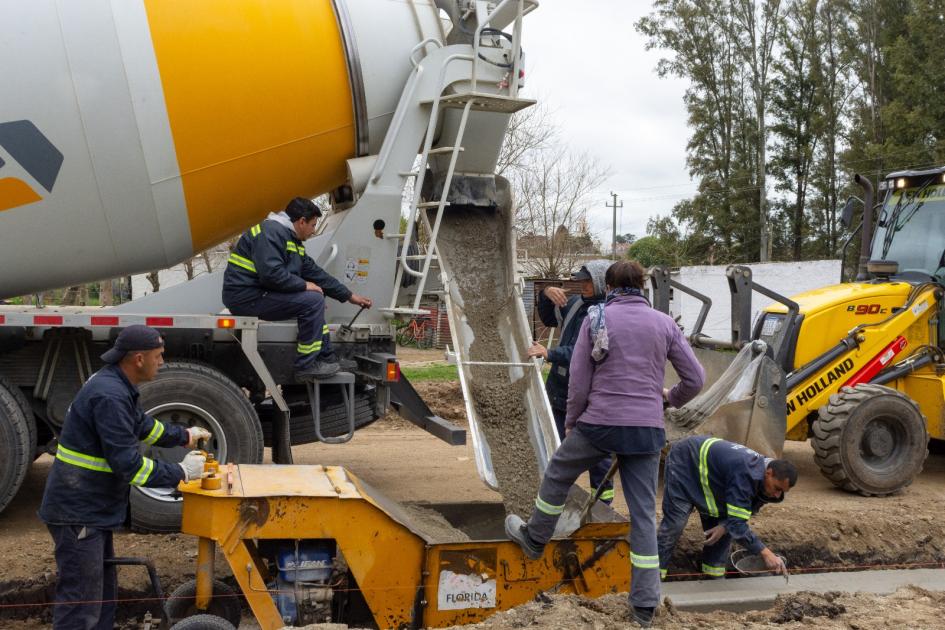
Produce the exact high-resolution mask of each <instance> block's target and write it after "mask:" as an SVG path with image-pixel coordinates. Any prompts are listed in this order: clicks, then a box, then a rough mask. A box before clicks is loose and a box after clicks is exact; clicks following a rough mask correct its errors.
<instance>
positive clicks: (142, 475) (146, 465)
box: [131, 457, 154, 486]
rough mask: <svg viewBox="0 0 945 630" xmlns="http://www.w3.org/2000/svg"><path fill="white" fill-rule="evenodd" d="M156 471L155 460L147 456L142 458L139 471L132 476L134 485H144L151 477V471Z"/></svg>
mask: <svg viewBox="0 0 945 630" xmlns="http://www.w3.org/2000/svg"><path fill="white" fill-rule="evenodd" d="M153 471H154V461H153V460H151V459H148V458H147V457H142V458H141V468H139V469H138V472H136V473H135V476H134V477H132V478H131V485H133V486H143V485H144V484H145V483H147V481H148V478H149V477H151V473H152V472H153Z"/></svg>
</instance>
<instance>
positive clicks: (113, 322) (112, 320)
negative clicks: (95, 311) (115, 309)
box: [92, 316, 118, 326]
mask: <svg viewBox="0 0 945 630" xmlns="http://www.w3.org/2000/svg"><path fill="white" fill-rule="evenodd" d="M92 325H93V326H117V325H118V318H117V317H103V316H97V317H93V318H92Z"/></svg>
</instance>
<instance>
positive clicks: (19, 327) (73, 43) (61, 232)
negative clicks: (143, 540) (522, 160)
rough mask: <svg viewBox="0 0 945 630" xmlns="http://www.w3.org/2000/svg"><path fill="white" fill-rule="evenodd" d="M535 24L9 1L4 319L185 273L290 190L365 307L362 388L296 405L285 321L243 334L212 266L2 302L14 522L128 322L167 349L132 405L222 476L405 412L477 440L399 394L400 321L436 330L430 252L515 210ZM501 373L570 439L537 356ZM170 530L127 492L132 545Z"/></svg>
mask: <svg viewBox="0 0 945 630" xmlns="http://www.w3.org/2000/svg"><path fill="white" fill-rule="evenodd" d="M536 6H537V2H534V1H533V0H502V1H491V2H486V1H480V0H411V1H410V2H402V1H400V0H283V1H281V2H267V1H265V0H199V1H193V0H187V1H184V0H128V1H123V2H110V1H108V0H74V1H70V2H54V1H53V0H14V1H12V2H5V3H3V4H2V6H0V25H2V26H0V29H2V37H0V58H3V59H4V60H5V62H4V63H3V64H2V65H0V93H2V98H0V300H2V299H5V298H11V297H14V296H24V295H27V296H28V295H31V294H35V293H37V292H39V291H43V290H46V289H50V288H55V287H63V286H68V285H74V284H78V283H83V282H91V281H97V280H102V279H107V278H113V277H116V276H124V275H129V274H134V273H142V272H148V271H151V270H155V269H162V268H166V267H170V266H172V265H175V264H178V263H180V262H181V261H184V260H186V259H188V258H190V257H192V256H194V255H195V254H196V253H198V252H201V251H202V250H205V249H206V248H208V247H211V246H214V245H217V244H219V243H221V242H223V241H225V240H226V239H229V238H232V237H233V236H235V235H237V234H239V233H240V232H241V231H243V230H245V229H248V228H249V227H251V226H252V225H254V224H256V223H258V222H260V221H261V220H263V219H264V218H265V217H266V215H267V213H268V212H269V211H272V210H278V209H280V208H281V207H283V206H284V204H285V203H286V201H287V200H288V199H290V198H292V197H295V196H307V197H315V196H317V195H319V194H324V193H328V194H329V195H330V199H331V211H330V213H329V214H328V215H327V216H326V218H325V219H324V220H323V222H322V225H321V226H320V228H319V232H318V233H317V234H316V236H314V237H313V238H312V239H311V240H309V241H308V242H307V243H306V252H307V254H308V255H310V256H311V257H312V258H314V259H315V261H316V262H317V263H318V264H319V265H320V266H321V267H323V268H324V269H326V270H327V271H328V272H329V273H331V274H332V275H334V276H335V277H337V278H340V279H343V281H344V282H345V283H346V284H348V285H349V286H351V287H352V289H354V290H356V292H358V293H360V294H364V295H367V296H370V297H371V298H372V299H373V301H374V303H375V308H373V309H371V310H369V311H365V312H364V313H362V314H361V315H360V316H359V317H358V319H357V320H356V323H355V324H354V325H352V326H348V325H347V324H348V322H350V321H351V319H352V317H354V315H355V313H356V307H354V306H353V305H350V304H339V303H336V302H331V303H330V304H329V309H328V321H329V327H330V330H331V334H332V337H333V341H334V342H335V344H336V347H337V348H338V351H339V353H340V354H342V356H344V357H347V358H353V359H355V360H356V361H357V364H358V369H357V370H355V371H354V376H355V378H354V379H353V380H352V382H348V381H346V382H342V383H337V384H335V385H333V386H319V387H314V386H313V387H312V389H311V390H306V388H305V387H304V386H301V385H296V384H295V383H294V382H293V381H292V375H291V363H292V356H293V353H294V350H295V345H296V327H295V324H294V322H263V321H259V320H257V319H255V318H248V317H233V316H231V315H229V314H228V313H227V312H226V311H225V309H224V308H223V305H222V302H221V297H220V295H221V284H222V273H220V272H217V273H212V274H207V275H203V276H200V277H198V278H196V279H194V280H192V281H190V282H187V283H184V284H181V285H178V286H174V287H171V288H168V289H165V290H161V291H159V292H156V293H153V294H151V295H149V296H146V297H144V298H141V299H138V300H134V301H131V302H128V303H125V304H122V305H121V306H117V307H109V308H66V307H42V305H41V304H35V303H34V304H29V303H27V304H25V305H22V304H19V305H13V304H8V303H4V305H2V306H0V510H2V509H3V508H4V507H6V505H7V504H8V503H9V502H10V500H11V499H12V498H13V496H14V495H15V494H16V493H17V491H18V489H19V487H20V486H21V484H22V482H23V479H24V476H25V474H26V472H27V469H28V467H29V466H30V464H31V463H32V462H33V460H34V459H35V458H36V457H38V456H40V455H41V454H43V453H50V454H53V453H55V449H56V436H57V434H58V431H59V429H60V428H61V426H62V423H63V421H64V419H65V415H66V411H67V409H68V407H69V404H70V402H71V399H72V397H73V396H74V394H75V393H76V392H77V391H78V389H79V387H80V386H81V385H82V383H83V382H84V381H85V380H86V379H87V378H88V377H89V376H90V375H91V374H93V373H94V372H95V371H96V370H97V369H98V368H99V367H100V360H99V359H98V357H99V355H100V354H101V353H102V352H103V351H104V350H105V349H106V348H107V347H108V346H109V344H110V342H111V341H112V340H114V338H115V336H116V335H117V333H118V332H119V331H120V330H121V328H122V327H124V326H127V325H130V324H135V323H142V324H147V325H150V326H153V327H156V328H158V329H159V330H160V331H161V332H162V334H163V335H164V337H165V342H166V360H167V365H166V368H165V369H164V370H163V371H162V372H161V373H160V375H159V377H158V378H157V379H156V380H155V381H153V382H151V383H147V384H145V385H143V386H142V387H141V404H142V406H143V407H144V408H145V410H146V411H147V412H149V413H150V414H152V415H154V416H156V417H159V418H160V419H161V420H163V421H164V422H173V423H180V424H185V425H201V426H205V427H207V428H209V429H210V430H211V431H212V432H213V435H214V438H213V442H212V444H210V445H208V448H209V449H210V450H212V451H214V453H215V454H216V456H217V458H218V459H220V460H221V461H223V462H227V461H234V462H249V463H259V462H261V461H262V460H263V449H264V447H265V446H267V445H271V447H272V457H273V460H274V461H276V462H277V463H291V462H292V450H291V448H292V446H293V445H295V444H301V443H306V442H311V441H315V440H323V441H344V440H345V439H347V438H350V436H351V434H352V433H353V432H354V431H355V430H356V429H357V428H360V427H362V426H364V425H366V424H368V423H370V422H372V421H373V420H375V419H376V418H378V417H379V416H380V415H382V414H384V413H386V411H387V410H388V408H389V407H390V406H391V405H394V406H396V407H397V408H398V409H399V410H400V411H401V413H402V414H403V415H405V416H406V417H408V418H410V419H412V420H414V421H415V422H417V423H419V424H421V425H422V426H424V427H426V428H427V429H428V430H430V431H431V432H432V433H434V434H435V435H437V436H439V437H441V438H443V439H444V440H447V441H449V442H451V443H463V442H464V440H465V432H464V430H463V429H460V428H458V427H456V426H454V425H451V424H450V423H448V422H445V421H443V420H442V419H440V418H438V417H436V416H435V415H434V414H432V413H431V412H430V410H429V409H428V408H427V407H426V405H425V404H423V402H422V400H420V397H419V396H417V394H416V392H415V391H414V390H413V389H412V388H411V387H410V385H409V383H406V382H405V380H403V379H398V375H399V368H398V365H397V362H396V357H395V356H394V342H393V328H392V319H393V318H395V317H398V316H403V315H411V314H416V313H421V312H423V309H422V308H421V299H422V297H423V296H424V294H425V293H427V292H429V290H430V287H431V286H432V285H431V283H429V282H428V279H429V278H430V277H431V276H433V277H434V278H435V279H436V280H441V281H443V282H444V284H443V285H442V286H443V288H442V289H441V290H443V291H445V292H447V293H448V294H449V293H450V291H451V289H450V277H449V274H448V261H446V260H444V259H443V258H442V257H441V256H440V253H439V248H438V247H437V233H438V230H439V227H440V224H441V222H442V219H443V217H444V216H446V215H447V214H449V213H457V212H466V211H480V210H485V211H488V212H494V211H496V210H497V209H499V210H501V208H500V206H501V205H502V204H505V205H506V206H507V205H508V203H509V202H508V199H509V195H508V186H507V184H506V183H505V182H503V181H502V180H501V178H497V177H496V176H494V175H492V174H493V173H494V172H495V164H496V160H497V156H498V152H499V150H500V147H501V144H502V141H503V137H504V134H505V131H506V128H507V124H508V120H509V117H510V116H511V115H512V114H513V113H514V112H515V111H518V110H520V109H522V108H524V107H527V106H528V105H530V104H532V101H529V100H527V99H523V98H521V97H520V96H519V89H520V87H521V85H522V76H523V71H522V60H523V55H522V46H521V44H522V19H523V16H524V15H526V14H527V13H529V12H530V11H531V10H532V9H534V8H535V7H536ZM405 191H406V196H405ZM404 199H406V203H405V202H404V201H403V200H404ZM404 212H406V216H407V221H406V223H407V228H406V229H405V230H404V229H401V217H402V213H404ZM418 233H422V234H424V239H423V242H421V243H418V241H417V234H418ZM506 236H507V235H506ZM503 238H506V237H505V236H504V237H503ZM507 238H508V239H510V238H511V237H510V236H507ZM506 249H507V250H508V251H512V250H511V249H510V248H506ZM437 275H439V277H438V278H437V277H436V276H437ZM457 297H458V296H457V295H455V294H454V299H453V300H452V307H451V311H450V312H451V318H452V319H451V321H452V323H453V326H452V327H453V329H454V331H455V332H454V343H455V344H457V346H458V347H457V353H458V356H459V357H460V358H461V359H462V357H464V356H467V355H466V354H465V352H466V351H467V350H468V346H469V344H470V343H471V339H472V334H471V332H470V331H469V330H468V327H466V328H464V321H463V313H462V303H461V300H460V299H456V298H457ZM378 306H379V307H380V308H378ZM520 310H521V309H520V308H519V309H518V310H516V311H514V312H513V313H512V315H511V317H512V321H511V326H512V328H513V329H515V330H519V332H518V333H516V334H517V335H519V336H521V335H524V334H526V333H525V332H521V331H527V329H528V327H527V324H526V323H525V319H524V313H519V311H520ZM526 341H527V340H525V339H524V338H521V339H518V338H516V339H509V340H508V343H509V345H510V346H511V345H522V344H525V343H526ZM523 347H524V346H523ZM506 363H507V364H508V367H507V369H517V370H520V371H522V370H524V371H525V372H528V379H529V380H528V382H529V388H530V392H531V393H530V395H531V396H533V397H534V400H535V401H536V403H535V405H534V407H535V409H534V410H533V411H531V412H530V413H531V418H530V422H531V424H532V427H533V428H532V429H530V431H531V433H532V438H533V441H535V442H537V443H541V448H542V449H543V450H542V451H541V452H543V453H546V454H547V453H548V452H550V451H551V450H553V448H554V446H555V442H554V440H555V439H556V438H555V437H553V434H554V431H553V430H550V429H549V428H550V427H551V424H550V410H548V409H546V407H547V402H544V406H543V405H542V402H541V400H542V399H543V394H541V389H540V388H541V382H540V375H539V371H538V370H537V369H531V367H530V366H531V365H532V364H531V363H529V360H528V359H519V358H513V359H512V360H510V361H508V362H506ZM506 363H501V362H500V363H497V365H506ZM472 413H473V416H475V410H473V412H472ZM473 420H475V417H474V418H473ZM472 430H473V434H474V435H473V439H474V441H475V442H476V444H477V449H478V450H477V452H479V453H481V454H482V455H481V456H480V457H479V460H481V461H478V462H477V463H480V464H481V465H480V473H481V474H482V475H483V478H484V479H486V480H487V481H489V480H490V479H492V480H493V483H494V479H493V478H491V477H490V473H491V470H490V467H489V461H488V459H489V456H488V450H487V446H486V443H485V439H484V436H482V435H479V434H478V431H477V429H476V427H475V426H473V427H472ZM549 434H550V435H551V436H552V437H549V436H548V435H549ZM145 455H146V456H147V457H152V458H157V459H164V460H168V461H173V460H179V459H180V458H181V457H182V455H183V453H182V452H177V450H175V449H158V448H149V449H147V451H146V453H145ZM179 518H180V501H179V496H177V495H176V493H175V491H171V490H168V491H164V492H159V491H155V490H142V489H138V488H135V489H134V491H133V493H132V514H131V523H132V525H133V526H134V527H136V528H137V529H140V530H147V531H168V530H175V529H176V528H177V527H178V524H179Z"/></svg>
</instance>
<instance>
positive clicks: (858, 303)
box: [651, 167, 945, 496]
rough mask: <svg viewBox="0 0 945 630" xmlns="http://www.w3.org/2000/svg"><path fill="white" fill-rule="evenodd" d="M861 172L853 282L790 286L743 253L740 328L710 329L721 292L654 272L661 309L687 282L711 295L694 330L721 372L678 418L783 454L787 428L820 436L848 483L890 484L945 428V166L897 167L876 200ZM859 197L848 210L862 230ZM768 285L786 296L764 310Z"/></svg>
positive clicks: (730, 273) (816, 441)
mask: <svg viewBox="0 0 945 630" xmlns="http://www.w3.org/2000/svg"><path fill="white" fill-rule="evenodd" d="M855 179H856V182H857V184H859V185H860V186H861V187H862V189H863V192H864V199H863V206H864V212H863V219H862V222H861V223H860V224H859V225H858V226H857V227H856V228H855V229H854V230H853V232H852V234H851V236H850V238H849V239H848V240H847V242H846V243H845V244H844V247H843V253H844V261H843V262H846V260H845V258H846V253H847V250H848V247H849V245H850V243H851V242H852V241H853V239H854V238H855V237H856V235H857V234H859V235H860V238H861V246H860V255H859V263H858V265H857V270H856V275H855V279H854V280H853V281H849V282H843V281H841V283H840V284H833V285H830V286H825V287H822V288H819V289H815V290H813V291H808V292H805V293H801V294H799V295H795V296H793V297H791V298H788V297H785V296H782V295H779V294H777V293H775V292H774V291H771V290H770V289H767V288H765V287H762V286H760V285H758V284H757V283H755V282H753V280H752V275H751V270H750V269H749V268H747V267H743V266H731V267H729V268H728V269H727V271H726V275H727V277H728V281H729V288H730V290H731V293H732V339H731V341H719V340H713V339H710V338H708V337H706V336H705V335H702V334H701V328H702V323H703V322H704V321H705V317H706V315H707V313H708V309H709V307H710V306H711V301H710V300H709V298H707V297H705V296H703V295H701V294H699V293H698V292H696V291H694V290H692V289H690V288H688V287H685V286H683V285H681V284H680V283H678V282H676V281H675V280H672V279H671V278H670V276H669V272H668V270H666V269H659V268H658V269H654V270H653V271H652V272H651V282H652V291H653V298H654V306H655V307H656V308H659V309H661V310H664V311H667V310H668V305H669V292H670V290H671V289H673V288H675V289H677V290H679V291H681V292H683V293H686V294H689V295H691V296H693V297H695V298H697V299H699V300H701V301H702V303H703V306H702V311H701V313H700V316H699V318H698V320H697V322H696V324H695V326H694V331H693V332H692V333H691V334H690V341H691V343H692V344H693V346H694V347H695V348H696V349H697V353H698V354H699V356H700V359H702V360H703V364H704V365H705V367H706V371H707V373H708V379H709V380H708V382H710V383H711V382H715V383H716V385H717V386H713V387H710V388H708V389H707V391H706V392H705V393H704V394H702V395H700V396H699V397H698V398H697V399H696V400H694V401H693V402H692V403H690V405H688V406H687V407H686V408H684V409H682V410H679V411H677V412H674V414H673V418H672V419H673V420H674V421H675V422H674V424H675V425H678V426H681V427H682V428H683V430H684V432H688V433H712V434H716V435H720V436H724V437H727V438H730V439H734V440H738V441H742V442H744V443H747V444H749V445H750V446H752V447H753V448H755V449H756V450H759V451H763V452H765V453H767V454H771V455H776V454H779V453H780V451H781V449H782V447H783V442H784V439H788V440H800V441H803V440H807V439H808V438H810V440H811V443H812V445H813V448H814V453H815V460H816V462H817V465H818V466H819V467H820V470H821V472H822V473H823V474H824V475H825V476H826V477H827V478H829V479H830V480H831V481H832V482H833V483H834V484H835V485H837V486H839V487H841V488H843V489H844V490H848V491H852V492H859V493H861V494H863V495H867V496H870V495H887V494H891V493H893V492H896V491H898V490H900V489H902V488H903V487H905V486H907V485H909V483H911V482H912V480H913V479H914V478H915V477H916V475H918V474H919V472H920V471H921V470H922V465H923V463H924V461H925V458H926V456H927V454H928V442H929V439H930V438H932V439H938V440H941V439H945V358H943V353H942V343H943V337H942V333H943V330H942V319H941V317H940V313H941V309H942V294H943V288H945V287H943V284H942V282H943V280H942V279H943V277H945V167H942V168H937V169H933V170H924V171H901V172H895V173H892V174H890V175H888V176H887V177H886V178H884V179H883V180H882V181H881V182H880V184H879V193H880V195H882V199H881V201H880V202H879V203H878V204H876V205H875V206H874V202H873V199H874V193H873V187H872V185H871V183H870V182H869V181H868V180H867V179H865V178H863V177H861V176H859V175H857V176H856V178H855ZM856 201H857V199H856V198H853V197H851V198H850V200H848V202H847V205H846V206H845V208H844V210H843V213H842V217H841V220H842V222H843V223H844V225H845V226H846V227H847V228H848V229H849V228H850V227H852V224H853V221H852V218H853V209H854V204H855V202H856ZM874 214H876V215H877V219H876V223H875V228H874ZM841 280H842V278H841ZM754 292H758V293H761V294H762V295H764V296H766V297H768V298H770V299H772V300H774V302H773V303H772V304H771V305H769V306H767V307H766V308H764V309H763V310H762V311H761V312H760V313H759V315H758V317H757V318H756V319H755V321H754V323H752V308H751V302H752V299H751V298H752V293H754ZM735 350H738V351H739V353H738V354H736V353H735V352H734V351H735ZM746 379H747V380H749V381H750V383H749V385H748V386H747V387H746V386H744V383H745V381H746Z"/></svg>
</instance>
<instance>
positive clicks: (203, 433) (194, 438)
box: [187, 427, 213, 448]
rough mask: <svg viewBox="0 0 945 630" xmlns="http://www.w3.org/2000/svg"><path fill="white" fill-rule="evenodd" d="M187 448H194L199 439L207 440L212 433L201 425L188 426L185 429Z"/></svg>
mask: <svg viewBox="0 0 945 630" xmlns="http://www.w3.org/2000/svg"><path fill="white" fill-rule="evenodd" d="M187 435H188V438H187V448H196V447H197V442H199V441H200V440H209V439H210V438H212V437H213V434H212V433H210V432H209V431H207V430H206V429H204V428H203V427H190V428H189V429H187Z"/></svg>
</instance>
